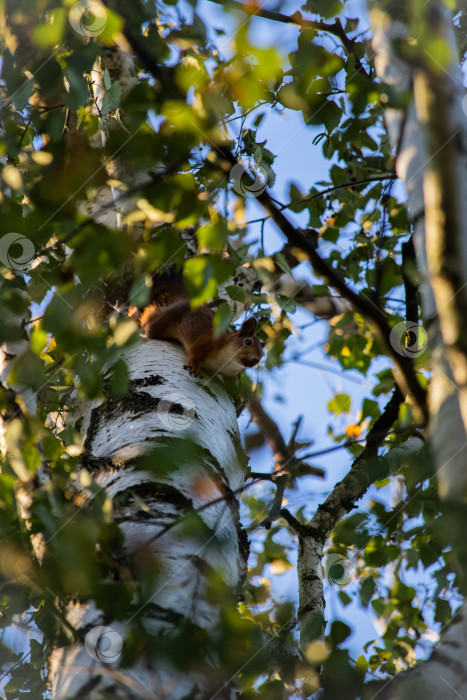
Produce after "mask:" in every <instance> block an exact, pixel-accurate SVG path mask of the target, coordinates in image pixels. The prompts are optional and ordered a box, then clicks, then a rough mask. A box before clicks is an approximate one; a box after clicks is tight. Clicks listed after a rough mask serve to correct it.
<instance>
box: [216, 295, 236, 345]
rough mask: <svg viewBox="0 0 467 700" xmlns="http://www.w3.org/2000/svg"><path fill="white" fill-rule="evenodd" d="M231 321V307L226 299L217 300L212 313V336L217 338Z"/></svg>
mask: <svg viewBox="0 0 467 700" xmlns="http://www.w3.org/2000/svg"><path fill="white" fill-rule="evenodd" d="M231 322H232V309H231V308H230V306H229V305H228V303H227V302H226V301H221V302H219V305H218V307H217V309H216V312H215V314H214V319H213V324H214V338H218V337H219V336H220V335H221V333H224V331H226V330H227V328H228V327H229V325H230V323H231Z"/></svg>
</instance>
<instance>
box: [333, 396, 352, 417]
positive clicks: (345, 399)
mask: <svg viewBox="0 0 467 700" xmlns="http://www.w3.org/2000/svg"><path fill="white" fill-rule="evenodd" d="M351 403H352V399H351V398H350V396H349V395H348V394H336V396H334V398H333V399H331V401H329V402H328V409H329V411H330V412H331V413H335V414H336V416H338V415H340V414H341V413H349V412H350V406H351Z"/></svg>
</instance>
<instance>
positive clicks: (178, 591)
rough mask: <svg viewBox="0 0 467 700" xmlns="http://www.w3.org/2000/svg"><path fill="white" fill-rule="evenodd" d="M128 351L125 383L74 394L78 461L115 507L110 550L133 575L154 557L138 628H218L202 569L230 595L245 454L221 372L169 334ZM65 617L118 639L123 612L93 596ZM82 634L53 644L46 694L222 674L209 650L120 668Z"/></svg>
mask: <svg viewBox="0 0 467 700" xmlns="http://www.w3.org/2000/svg"><path fill="white" fill-rule="evenodd" d="M124 359H125V361H126V362H127V366H128V370H129V375H130V390H129V392H128V394H126V395H124V396H119V397H115V396H112V395H110V394H109V395H108V396H107V398H106V400H105V401H103V402H100V401H94V402H89V403H85V404H82V405H81V407H80V411H79V413H78V414H77V415H76V416H75V417H76V419H77V420H79V421H80V422H81V426H82V428H81V429H82V432H83V440H84V446H85V455H84V460H83V462H84V464H85V468H86V470H87V471H88V472H91V473H92V475H93V476H94V478H95V479H96V481H97V483H98V484H99V486H100V487H101V488H103V489H105V490H106V493H107V495H108V496H109V497H111V498H112V499H113V503H114V513H113V518H114V520H115V522H117V523H118V525H119V527H120V529H121V531H122V532H123V534H124V544H123V548H122V551H120V552H116V553H115V559H116V561H118V562H119V563H120V564H121V565H122V566H124V567H127V568H128V569H129V571H130V572H131V574H132V575H133V574H134V576H135V578H137V577H138V572H141V571H142V570H144V569H145V568H146V567H149V566H151V565H154V564H155V563H157V567H158V569H159V571H160V575H159V576H158V577H157V580H156V582H155V584H154V587H153V589H152V590H151V591H149V592H148V595H147V598H146V599H145V600H144V601H141V604H140V606H139V608H140V609H139V610H138V611H137V613H138V614H142V620H143V624H144V627H145V629H146V630H147V631H148V632H150V633H152V634H157V633H160V632H161V631H162V630H164V631H165V634H170V630H171V629H172V628H173V627H174V626H176V625H177V624H180V622H181V621H182V620H183V619H185V620H189V621H191V622H193V623H194V624H195V625H197V626H198V627H201V628H202V629H205V630H209V631H210V632H211V633H212V634H213V635H214V636H215V634H216V627H217V625H218V622H219V609H218V606H217V604H216V603H215V602H213V601H211V600H210V598H209V573H210V572H216V573H217V574H218V575H219V576H220V577H221V579H222V581H223V584H224V585H225V587H226V590H229V591H230V596H231V599H232V604H234V601H235V591H236V589H237V588H238V586H239V584H240V583H241V581H242V579H243V577H244V575H245V572H246V558H247V554H248V548H247V543H246V538H245V536H244V533H243V531H242V529H241V527H240V523H239V501H238V497H237V493H238V490H239V489H240V488H241V486H242V485H243V481H244V477H245V466H246V465H245V457H244V454H243V451H242V449H241V444H240V437H239V432H238V426H237V420H236V413H235V409H234V406H233V404H232V401H231V399H230V397H229V396H228V394H227V393H226V391H225V389H224V388H223V386H222V384H221V382H220V381H217V380H209V379H206V378H196V377H193V376H192V375H190V374H189V373H188V371H187V370H186V369H184V364H185V362H186V357H185V354H184V352H183V350H181V349H180V348H178V347H176V346H174V345H172V344H170V343H167V342H163V341H156V340H150V341H148V342H146V343H141V344H138V345H136V346H133V347H132V348H131V349H129V350H127V351H126V352H125V353H124ZM189 444H191V445H192V448H188V449H189V452H188V453H187V454H188V455H193V456H189V457H188V459H184V460H183V462H180V463H175V460H174V463H173V464H172V465H171V466H170V468H168V469H167V464H166V463H165V462H164V463H163V462H162V461H161V459H159V458H158V448H160V449H161V450H163V453H164V455H165V459H167V457H166V455H167V454H168V453H167V449H170V445H172V446H174V445H175V446H179V447H180V445H185V446H188V445H189ZM145 454H146V455H148V454H149V455H150V457H149V461H146V462H145V468H144V469H143V468H141V466H140V465H139V464H138V460H137V458H138V457H140V458H141V456H142V455H145ZM159 454H162V452H159ZM84 497H86V494H84ZM89 497H90V496H89ZM193 511H198V513H197V515H198V517H199V518H200V519H201V520H202V522H203V524H204V526H205V528H206V530H205V533H207V534H205V537H204V539H203V540H202V541H201V542H200V538H199V537H197V536H196V534H193V536H192V537H191V536H190V534H189V533H187V531H186V516H188V515H190V514H192V513H193ZM184 525H185V527H184ZM68 619H69V621H70V623H71V624H72V625H73V626H74V627H75V628H77V629H78V630H79V631H80V632H81V633H82V634H84V633H86V632H89V631H90V630H92V629H93V628H96V627H99V626H105V627H107V628H109V629H111V630H113V632H114V633H115V635H117V636H115V639H117V641H118V635H120V638H121V640H124V637H125V624H124V623H122V622H118V623H114V622H111V621H110V622H109V621H108V620H104V619H103V615H102V613H100V611H99V610H97V609H96V608H95V606H94V605H92V604H91V605H79V604H77V603H73V604H71V605H70V607H69V611H68ZM109 634H110V636H112V633H107V635H109ZM87 640H88V642H89V637H88V638H87ZM88 642H87V643H86V644H85V646H83V644H81V643H80V644H75V645H73V646H71V647H66V648H62V649H56V650H55V651H54V652H53V654H52V658H51V677H52V681H53V693H54V697H56V698H67V697H70V696H73V697H75V696H78V695H80V694H84V692H85V691H86V694H87V696H88V697H90V698H98V697H101V693H104V692H105V693H107V694H108V693H111V694H112V696H113V697H138V693H140V694H141V692H142V690H141V686H143V689H144V687H145V688H146V691H145V692H146V693H147V695H144V693H143V697H146V696H147V697H154V696H157V697H158V698H170V699H171V700H175V699H177V698H184V697H192V698H197V697H207V696H209V693H214V692H217V691H218V690H219V688H220V687H221V686H222V682H221V678H220V675H219V673H218V672H216V670H215V668H214V667H215V661H214V660H211V668H210V669H209V662H208V663H207V667H206V668H204V669H202V670H200V672H199V673H193V674H186V675H185V674H184V673H181V672H180V671H178V670H177V669H173V668H170V666H169V664H168V663H165V662H163V661H160V660H158V659H155V658H144V657H143V658H141V659H140V660H139V662H138V663H137V665H136V666H133V667H132V668H130V669H118V659H115V661H114V662H113V663H110V664H103V663H101V662H100V661H99V660H96V659H93V658H91V656H90V655H89V650H88V646H89V644H88ZM123 643H124V642H123ZM117 669H118V672H116V673H114V672H113V671H117ZM135 684H136V685H135ZM223 693H224V694H222V693H220V694H219V695H218V696H216V697H219V698H222V697H229V695H228V693H229V691H228V690H225V691H223Z"/></svg>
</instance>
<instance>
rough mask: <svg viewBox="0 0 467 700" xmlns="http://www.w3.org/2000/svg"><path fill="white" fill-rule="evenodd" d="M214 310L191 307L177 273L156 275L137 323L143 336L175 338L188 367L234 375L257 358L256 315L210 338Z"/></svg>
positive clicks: (195, 370) (258, 353)
mask: <svg viewBox="0 0 467 700" xmlns="http://www.w3.org/2000/svg"><path fill="white" fill-rule="evenodd" d="M213 318H214V314H213V312H212V311H211V309H210V308H209V307H208V306H200V307H199V308H198V309H195V310H193V309H191V307H190V299H189V296H188V294H187V292H186V290H185V287H184V286H183V283H182V281H181V278H180V277H176V276H165V277H162V278H159V280H158V281H157V286H156V294H155V298H154V301H153V303H152V304H151V305H150V306H147V307H146V309H145V310H144V311H143V313H142V315H141V318H140V320H139V321H140V324H141V327H142V329H143V331H144V334H145V336H146V337H147V338H152V339H158V340H177V341H178V342H180V343H181V344H182V345H183V347H184V348H185V350H186V351H187V353H188V369H189V370H190V371H192V372H195V373H198V372H199V371H200V369H204V370H207V371H208V372H213V373H216V374H220V375H222V376H223V377H236V376H237V375H238V374H240V372H243V370H244V369H246V368H247V367H254V366H255V365H257V364H258V362H259V361H260V360H261V357H262V355H263V346H262V343H261V341H260V340H259V338H258V337H257V336H256V335H255V328H256V319H255V318H249V319H247V320H246V321H245V322H244V323H243V325H242V326H241V328H240V329H239V330H235V331H227V332H226V333H221V335H219V336H218V337H217V338H214V333H213V330H214V325H213Z"/></svg>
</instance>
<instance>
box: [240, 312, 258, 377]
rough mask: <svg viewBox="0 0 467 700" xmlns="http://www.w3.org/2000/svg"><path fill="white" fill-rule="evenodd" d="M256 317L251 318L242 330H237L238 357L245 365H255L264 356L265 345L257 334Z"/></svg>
mask: <svg viewBox="0 0 467 700" xmlns="http://www.w3.org/2000/svg"><path fill="white" fill-rule="evenodd" d="M255 328H256V319H255V318H249V319H248V320H247V321H245V323H244V324H243V325H242V327H241V328H240V330H238V331H236V332H235V336H236V338H235V339H236V346H237V348H238V351H237V355H236V359H237V360H238V361H239V362H240V363H241V364H242V365H243V366H244V367H255V365H257V364H258V362H259V361H260V360H261V358H262V356H263V345H262V343H261V341H260V339H259V338H258V336H256V335H255Z"/></svg>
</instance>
